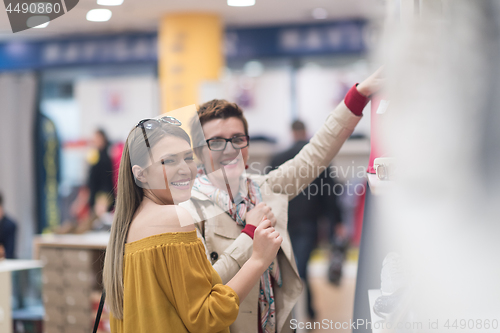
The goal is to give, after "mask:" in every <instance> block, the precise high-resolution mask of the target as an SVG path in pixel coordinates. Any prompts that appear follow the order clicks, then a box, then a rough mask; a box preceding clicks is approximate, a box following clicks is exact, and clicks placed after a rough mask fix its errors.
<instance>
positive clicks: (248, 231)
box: [241, 224, 257, 239]
mask: <svg viewBox="0 0 500 333" xmlns="http://www.w3.org/2000/svg"><path fill="white" fill-rule="evenodd" d="M255 229H257V227H256V226H254V225H252V224H247V225H245V227H244V228H243V230H241V232H244V233H245V234H247V235H248V236H250V238H251V239H253V235H254V233H255Z"/></svg>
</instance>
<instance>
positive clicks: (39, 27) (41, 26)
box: [33, 22, 49, 29]
mask: <svg viewBox="0 0 500 333" xmlns="http://www.w3.org/2000/svg"><path fill="white" fill-rule="evenodd" d="M48 25H49V22H45V23H42V24H40V25H37V26H36V27H33V29H42V28H46V27H47V26H48Z"/></svg>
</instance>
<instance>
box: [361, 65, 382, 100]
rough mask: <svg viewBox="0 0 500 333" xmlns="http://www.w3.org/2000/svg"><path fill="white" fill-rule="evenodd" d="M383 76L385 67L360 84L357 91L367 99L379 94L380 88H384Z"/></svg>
mask: <svg viewBox="0 0 500 333" xmlns="http://www.w3.org/2000/svg"><path fill="white" fill-rule="evenodd" d="M383 74H384V66H382V67H380V68H379V69H377V70H376V71H375V73H373V74H372V75H370V76H369V77H368V78H366V79H365V80H364V81H363V82H361V83H360V84H358V86H357V87H356V89H357V90H358V91H359V93H360V94H361V95H363V96H365V97H370V96H371V95H373V94H375V93H377V92H379V90H380V88H382V85H383V84H384V82H385V78H384V77H383Z"/></svg>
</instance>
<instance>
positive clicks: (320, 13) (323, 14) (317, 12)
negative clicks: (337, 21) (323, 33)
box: [312, 8, 328, 20]
mask: <svg viewBox="0 0 500 333" xmlns="http://www.w3.org/2000/svg"><path fill="white" fill-rule="evenodd" d="M312 16H313V17H314V18H315V19H316V20H324V19H326V18H327V17H328V12H327V11H326V9H324V8H314V9H313V11H312Z"/></svg>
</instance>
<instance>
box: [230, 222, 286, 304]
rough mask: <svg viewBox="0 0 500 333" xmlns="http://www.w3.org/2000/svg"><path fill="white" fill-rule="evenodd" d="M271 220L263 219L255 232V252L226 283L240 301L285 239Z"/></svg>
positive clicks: (267, 265) (257, 279)
mask: <svg viewBox="0 0 500 333" xmlns="http://www.w3.org/2000/svg"><path fill="white" fill-rule="evenodd" d="M271 224H272V223H271V221H270V220H267V219H266V220H264V221H262V222H261V223H260V224H259V226H258V227H257V228H256V229H255V232H254V241H253V242H254V243H253V253H252V256H251V257H250V259H248V261H247V262H246V263H245V264H244V265H243V266H242V267H241V269H240V270H239V271H238V273H236V275H235V276H234V277H233V278H232V279H231V280H230V281H229V282H228V283H227V284H226V285H227V286H229V287H231V288H232V289H233V290H234V291H235V292H236V294H237V295H238V297H239V299H240V302H241V301H242V300H243V299H244V298H245V297H247V295H248V293H249V292H250V290H252V288H253V286H254V285H255V284H256V283H257V282H258V281H259V279H260V277H261V276H262V274H263V273H264V271H265V270H266V269H267V268H268V267H269V265H271V262H272V261H273V259H274V258H275V257H276V255H277V253H278V250H279V248H280V246H281V242H283V239H282V238H281V236H280V234H279V232H277V231H276V230H275V229H274V228H273V227H272V226H271Z"/></svg>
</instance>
